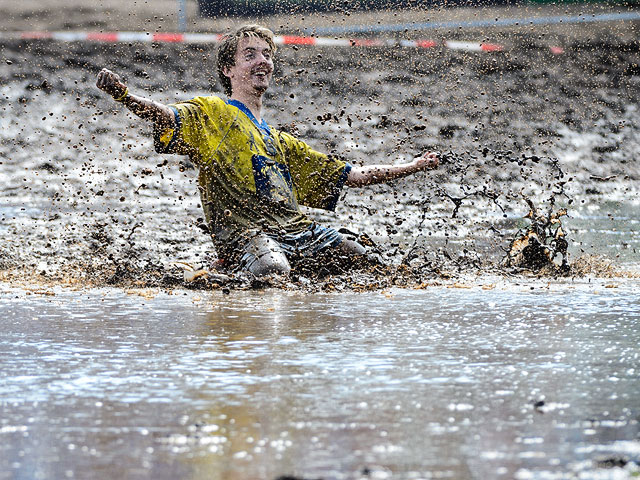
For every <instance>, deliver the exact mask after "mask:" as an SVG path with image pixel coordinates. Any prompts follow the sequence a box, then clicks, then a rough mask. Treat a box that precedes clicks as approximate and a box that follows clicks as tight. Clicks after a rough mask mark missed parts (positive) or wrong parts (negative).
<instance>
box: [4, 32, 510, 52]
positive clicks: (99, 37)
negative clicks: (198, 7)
mask: <svg viewBox="0 0 640 480" xmlns="http://www.w3.org/2000/svg"><path fill="white" fill-rule="evenodd" d="M222 36H223V35H222V34H217V33H149V32H0V39H22V40H57V41H62V42H109V43H117V42H143V43H217V42H219V41H220V39H221V38H222ZM274 41H275V43H276V44H278V45H317V46H329V47H394V46H400V47H407V48H435V47H438V46H444V47H446V48H450V49H454V50H468V51H484V52H498V51H501V50H503V49H504V47H503V46H502V45H498V44H494V43H477V42H458V41H444V42H442V43H438V42H436V41H434V40H428V39H425V40H392V39H378V38H330V37H304V36H294V35H277V36H276V37H275V38H274Z"/></svg>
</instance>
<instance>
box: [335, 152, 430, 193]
mask: <svg viewBox="0 0 640 480" xmlns="http://www.w3.org/2000/svg"><path fill="white" fill-rule="evenodd" d="M438 163H439V158H438V154H437V153H434V152H428V153H425V154H424V155H422V156H420V157H417V158H415V159H414V160H413V161H412V162H409V163H403V164H400V165H368V166H363V167H353V168H352V169H351V170H350V171H349V174H348V175H347V181H346V182H345V185H347V186H349V187H364V186H365V185H373V184H376V183H385V182H388V181H390V180H396V179H398V178H403V177H406V176H408V175H412V174H414V173H417V172H421V171H423V170H432V169H434V168H437V166H438Z"/></svg>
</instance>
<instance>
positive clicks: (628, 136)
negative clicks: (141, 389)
mask: <svg viewBox="0 0 640 480" xmlns="http://www.w3.org/2000/svg"><path fill="white" fill-rule="evenodd" d="M265 23H267V24H268V22H265ZM638 26H640V25H639V24H638V23H633V22H625V23H623V24H609V25H607V26H606V27H605V26H604V25H599V26H598V27H597V28H596V27H593V26H591V25H583V26H570V27H569V26H567V32H566V35H562V33H561V31H559V30H557V29H556V30H554V33H553V39H552V40H550V37H549V36H546V35H547V33H548V30H547V29H546V27H540V29H539V30H537V31H536V30H533V29H532V28H531V27H528V28H526V29H522V30H518V29H509V30H503V31H498V30H491V31H490V32H485V33H484V36H485V37H487V38H486V39H488V40H490V39H491V38H489V37H494V38H496V39H499V40H500V41H501V42H502V43H504V44H505V45H506V46H507V48H505V50H504V51H502V52H492V53H476V52H465V51H454V50H450V49H445V48H442V47H436V48H432V49H425V50H417V49H408V48H319V47H283V48H281V49H280V50H279V52H278V55H277V70H276V75H275V79H276V80H275V82H274V86H273V88H272V89H271V90H270V92H269V93H268V94H267V99H266V102H265V106H266V109H265V113H264V117H265V118H266V119H267V120H268V121H269V122H270V123H271V124H273V125H275V126H278V127H280V128H287V129H289V130H290V131H293V132H297V133H298V135H299V136H300V137H301V138H303V139H305V140H306V141H307V142H308V143H310V144H311V145H313V146H314V147H316V148H317V149H320V150H323V151H328V152H333V153H337V154H340V155H343V156H345V157H346V158H347V159H349V160H350V161H351V162H353V163H355V164H375V163H386V162H401V161H406V160H409V159H410V158H412V157H413V156H414V155H416V154H418V153H419V152H421V151H424V150H437V151H440V152H448V153H447V155H446V156H447V160H448V161H447V162H446V163H445V164H443V165H442V167H441V168H440V169H439V170H438V171H436V172H431V173H428V174H418V175H416V176H415V177H412V178H410V179H405V180H402V181H397V182H393V183H391V184H389V185H385V186H375V187H368V188H363V189H352V190H349V191H347V190H345V191H344V192H343V199H342V201H341V202H340V204H339V206H338V209H337V212H336V213H335V214H333V213H326V212H317V211H310V215H312V216H314V217H315V218H317V219H318V220H319V221H322V222H324V223H327V224H330V225H333V226H344V227H347V228H348V229H350V230H352V231H354V232H357V233H358V234H366V235H367V236H368V237H369V238H371V239H372V240H373V242H375V244H377V248H379V249H380V251H381V252H382V253H383V255H382V258H383V261H384V264H385V265H384V266H371V265H367V266H366V267H363V268H356V269H355V270H349V271H344V270H343V269H342V268H340V267H337V270H336V269H334V270H332V269H327V268H323V269H321V271H320V277H321V278H320V281H314V279H313V278H312V277H314V275H313V274H312V271H313V268H312V267H313V266H309V265H302V266H300V268H299V269H298V271H297V272H296V274H295V275H294V276H293V278H292V282H291V283H290V284H289V286H291V287H297V286H302V287H304V288H313V289H329V290H331V289H341V288H356V289H359V288H383V287H387V286H389V285H409V286H420V285H425V284H430V283H433V282H441V281H455V279H457V278H462V277H465V276H468V275H478V274H480V275H484V274H487V273H492V274H494V273H498V274H501V275H503V274H506V275H511V274H519V273H522V272H526V271H528V270H531V268H523V267H531V265H513V262H512V264H511V265H505V261H504V260H505V251H506V250H508V249H509V248H510V242H511V241H512V240H513V239H514V238H515V237H517V236H518V235H519V232H520V233H522V232H523V231H524V230H526V228H527V227H528V226H530V224H531V222H530V220H529V219H526V218H524V217H525V216H526V215H527V213H528V212H529V210H530V203H528V201H527V199H529V200H530V201H532V202H533V205H534V206H535V207H536V208H537V209H539V212H538V213H539V215H540V216H542V217H544V220H541V221H540V222H538V223H542V224H545V225H542V226H546V227H547V228H546V229H545V230H544V232H542V234H543V236H545V235H546V236H549V238H548V239H547V241H548V243H550V245H551V246H556V244H555V243H553V242H552V240H553V239H552V238H550V237H551V236H553V235H554V234H557V231H556V229H557V227H558V225H559V224H558V223H553V224H548V225H546V222H547V221H548V220H550V212H551V213H554V214H555V215H556V216H557V218H559V219H560V220H561V219H562V218H563V217H562V210H563V209H566V210H567V213H568V215H571V212H572V210H575V209H579V208H583V207H584V206H585V205H588V204H591V203H596V204H597V203H602V202H605V201H616V200H620V201H634V200H637V198H638V187H637V185H638V180H639V179H640V165H639V163H638V160H637V154H638V152H639V151H640V140H639V138H640V113H639V102H640V36H639V35H638V34H637V33H638ZM273 28H274V29H276V30H277V26H274V27H273ZM441 33H442V32H441ZM455 35H456V36H457V37H459V38H463V37H464V32H455ZM551 44H561V45H562V46H563V47H564V53H562V54H552V53H551V51H550V49H549V47H550V46H551ZM214 61H215V49H214V48H213V47H212V46H210V45H181V44H158V45H151V44H127V43H122V44H99V43H62V42H54V41H44V40H43V41H22V40H2V41H1V43H0V94H1V96H0V102H1V103H0V104H1V108H0V125H1V127H2V128H1V130H0V162H1V165H0V178H1V179H2V184H3V189H2V193H1V194H0V195H1V199H2V200H1V202H0V215H1V217H0V221H1V224H0V232H2V237H3V242H2V243H1V244H0V270H1V272H2V273H1V275H2V276H1V278H2V279H3V280H6V281H11V282H17V283H25V284H33V283H34V282H37V283H43V284H51V283H65V284H73V285H80V286H86V285H89V286H94V285H98V286H102V285H121V286H139V287H151V286H166V287H171V286H176V285H184V280H183V272H182V269H183V267H181V266H179V265H176V263H180V262H184V263H188V264H190V265H192V266H193V267H194V268H196V269H197V268H198V267H199V266H205V267H207V268H211V266H212V265H213V263H214V262H215V259H216V255H215V251H214V250H213V247H212V245H211V243H210V241H209V239H208V237H207V235H206V233H205V232H204V231H203V230H202V229H201V228H200V224H201V221H202V220H201V219H202V213H201V210H200V205H199V199H198V195H197V189H196V183H195V178H196V172H195V170H194V169H193V168H192V166H191V164H190V163H189V162H188V159H186V158H182V157H176V156H161V155H158V154H156V153H154V151H153V146H152V141H151V139H150V131H151V129H150V126H149V125H146V124H145V123H144V122H142V121H140V120H138V119H136V118H134V117H132V116H131V115H130V114H127V113H126V112H125V111H124V110H123V108H122V107H121V106H120V105H118V104H115V103H114V102H112V101H111V100H110V99H109V98H108V97H105V96H104V95H103V94H101V92H99V91H98V90H97V89H96V88H95V86H94V82H95V76H96V74H97V72H98V71H99V70H100V69H101V68H103V67H108V68H110V69H112V70H114V71H116V72H118V73H120V74H121V75H123V76H124V77H125V78H126V80H127V81H128V83H129V85H130V88H131V90H133V91H134V92H136V93H140V94H145V95H148V96H149V97H151V98H153V99H155V100H159V101H162V102H172V101H176V100H179V99H188V98H190V97H192V96H194V95H201V94H206V93H208V92H213V93H216V94H220V95H222V93H221V87H220V85H219V84H218V83H217V81H216V79H215V74H214V71H215V68H214ZM555 218H556V217H554V219H555ZM554 221H555V220H554ZM539 233H540V232H539ZM566 234H567V236H566V238H567V239H568V240H569V243H570V245H579V244H580V238H576V237H575V236H573V235H572V233H571V232H566ZM543 240H544V239H543ZM574 250H576V251H580V249H579V248H575V249H574ZM583 250H584V249H583ZM580 253H582V252H580ZM584 253H585V254H587V255H589V253H590V252H588V251H586V252H584ZM560 259H561V256H560V255H557V256H556V258H555V262H556V265H559V264H560ZM569 265H570V266H568V267H566V266H565V267H566V268H564V269H561V268H556V267H554V266H552V265H547V268H543V269H542V273H543V274H549V275H582V274H585V273H588V272H589V271H593V269H594V268H596V269H597V270H598V273H599V274H603V273H612V272H613V271H614V270H615V269H614V268H610V266H609V263H608V262H607V261H603V262H599V261H598V262H596V261H593V259H592V258H591V259H590V257H588V256H587V257H583V258H581V259H578V255H577V254H575V253H574V254H573V255H570V256H569ZM534 267H535V268H533V270H535V271H538V272H539V270H540V269H539V267H540V265H534ZM310 278H311V280H310ZM452 279H453V280H452ZM210 283H211V281H210V282H209V284H207V283H206V282H205V281H204V280H202V279H201V280H199V281H198V282H195V283H194V284H190V285H192V286H195V287H209V286H210ZM213 283H214V284H216V285H221V284H224V285H225V287H228V286H231V287H233V286H238V285H242V286H246V285H248V284H250V283H251V282H248V280H247V279H242V278H237V279H232V280H231V281H230V282H227V281H226V280H225V279H223V278H222V277H215V278H214V281H213Z"/></svg>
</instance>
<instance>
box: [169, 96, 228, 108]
mask: <svg viewBox="0 0 640 480" xmlns="http://www.w3.org/2000/svg"><path fill="white" fill-rule="evenodd" d="M181 103H183V104H184V103H187V104H192V105H198V106H201V107H213V108H221V107H223V106H224V105H226V102H225V101H224V100H223V99H222V98H220V97H219V96H217V95H199V96H196V97H193V98H190V99H189V100H184V101H182V102H178V103H177V105H179V104H181Z"/></svg>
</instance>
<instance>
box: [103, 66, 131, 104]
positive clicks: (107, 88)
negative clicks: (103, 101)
mask: <svg viewBox="0 0 640 480" xmlns="http://www.w3.org/2000/svg"><path fill="white" fill-rule="evenodd" d="M96 87H98V88H99V89H100V90H102V91H103V92H106V93H108V94H109V95H111V96H112V97H113V98H120V97H122V96H123V95H124V94H125V92H126V91H127V85H126V84H124V83H123V82H122V80H120V77H119V76H118V75H117V74H115V73H113V72H112V71H111V70H107V69H106V68H103V69H102V70H100V73H99V74H98V80H97V81H96Z"/></svg>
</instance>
